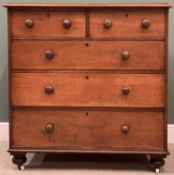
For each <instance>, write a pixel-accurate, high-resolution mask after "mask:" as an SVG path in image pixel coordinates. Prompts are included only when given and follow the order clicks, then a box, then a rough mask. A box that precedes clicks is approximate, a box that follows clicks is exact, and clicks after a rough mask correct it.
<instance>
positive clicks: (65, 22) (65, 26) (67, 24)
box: [63, 19, 71, 29]
mask: <svg viewBox="0 0 174 175" xmlns="http://www.w3.org/2000/svg"><path fill="white" fill-rule="evenodd" d="M63 27H64V28H65V29H69V28H70V27H71V21H70V20H69V19H64V20H63Z"/></svg>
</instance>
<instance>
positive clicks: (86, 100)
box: [11, 72, 165, 108]
mask: <svg viewBox="0 0 174 175" xmlns="http://www.w3.org/2000/svg"><path fill="white" fill-rule="evenodd" d="M11 86H12V88H11V90H12V94H11V96H12V105H13V106H70V107H150V108H163V107H164V106H165V87H164V86H165V75H163V74H111V73H89V72H86V73H84V72H83V73H82V72H81V73H75V72H64V73H63V72H59V73H50V72H48V73H13V74H12V82H11Z"/></svg>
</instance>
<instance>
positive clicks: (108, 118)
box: [12, 110, 164, 152]
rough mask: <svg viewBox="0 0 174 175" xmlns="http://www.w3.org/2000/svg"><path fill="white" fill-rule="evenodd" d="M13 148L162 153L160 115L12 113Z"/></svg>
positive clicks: (127, 113) (138, 113)
mask: <svg viewBox="0 0 174 175" xmlns="http://www.w3.org/2000/svg"><path fill="white" fill-rule="evenodd" d="M12 116H13V118H12V125H13V127H12V140H13V141H12V142H13V146H14V147H27V148H45V149H47V148H48V149H49V148H51V149H57V150H59V149H60V150H62V149H66V150H68V149H70V150H83V149H84V150H100V151H101V150H107V151H108V150H115V151H119V150H120V151H137V152H138V151H163V150H164V138H163V132H164V124H163V122H164V114H163V113H162V112H147V111H143V112H134V111H132V112H122V111H94V110H93V111H75V110H72V111H58V110H33V111H30V110H14V111H13V113H12Z"/></svg>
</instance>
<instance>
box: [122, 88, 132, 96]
mask: <svg viewBox="0 0 174 175" xmlns="http://www.w3.org/2000/svg"><path fill="white" fill-rule="evenodd" d="M129 92H130V89H129V88H128V87H123V88H122V93H123V94H125V95H127V94H129Z"/></svg>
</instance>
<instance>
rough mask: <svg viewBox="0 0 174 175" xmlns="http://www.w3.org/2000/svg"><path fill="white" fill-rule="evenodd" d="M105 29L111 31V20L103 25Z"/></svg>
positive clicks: (107, 20)
mask: <svg viewBox="0 0 174 175" xmlns="http://www.w3.org/2000/svg"><path fill="white" fill-rule="evenodd" d="M103 26H104V28H105V29H110V28H111V27H112V21H111V20H110V19H106V20H105V21H104V24H103Z"/></svg>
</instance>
